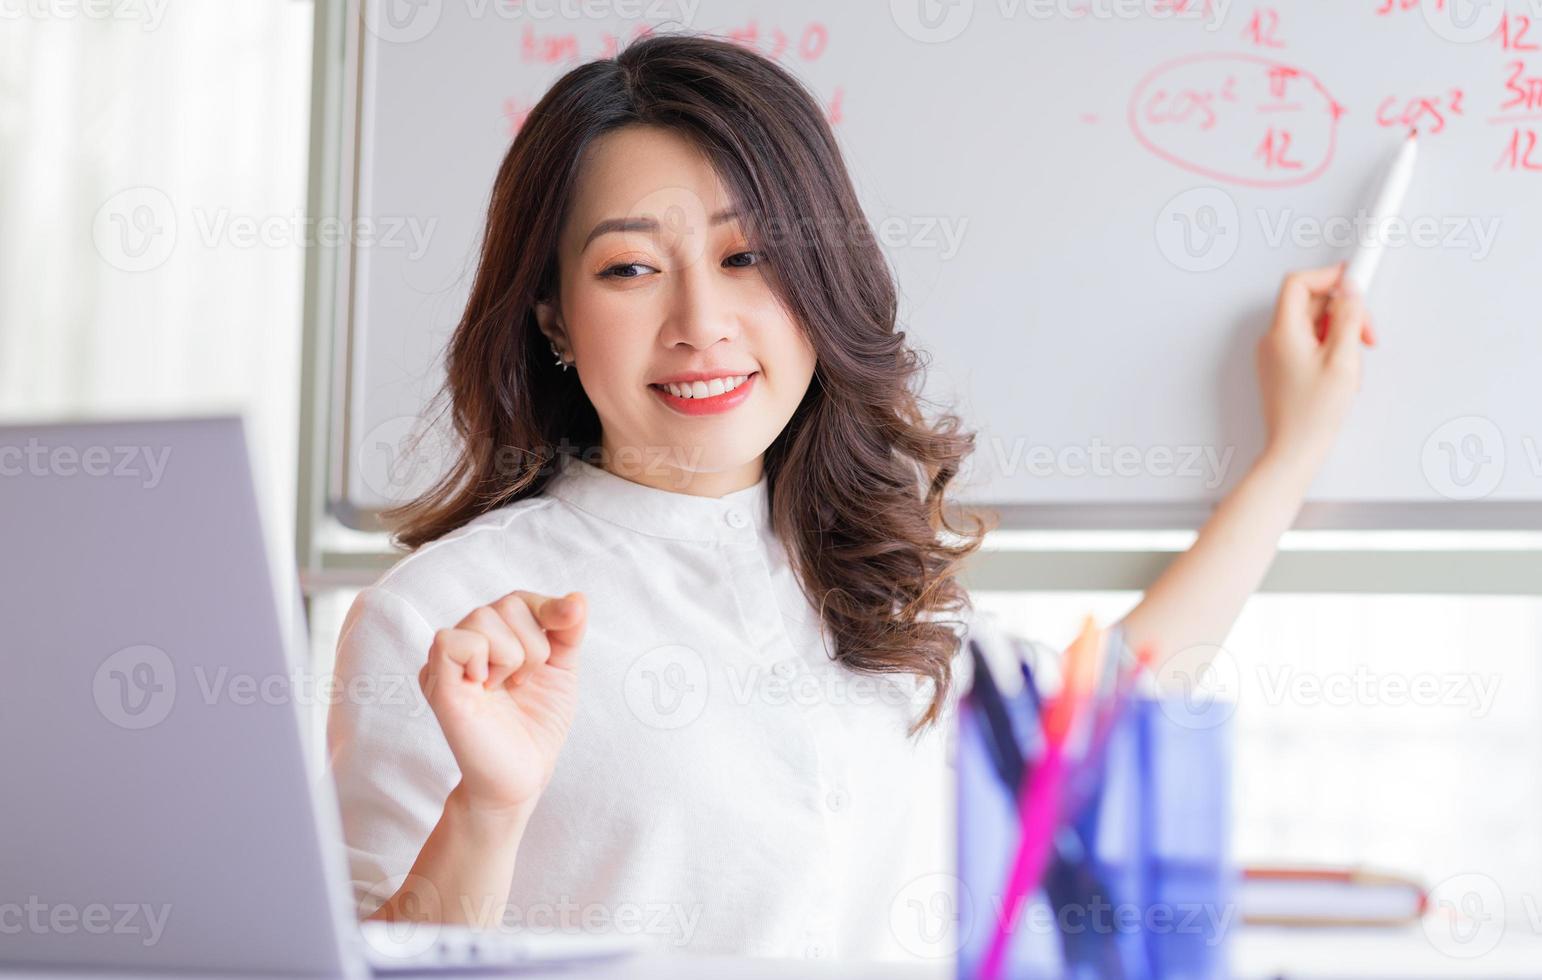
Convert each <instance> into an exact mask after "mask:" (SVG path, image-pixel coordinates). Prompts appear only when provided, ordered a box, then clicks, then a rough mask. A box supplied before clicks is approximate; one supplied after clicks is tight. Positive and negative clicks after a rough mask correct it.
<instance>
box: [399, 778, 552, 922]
mask: <svg viewBox="0 0 1542 980" xmlns="http://www.w3.org/2000/svg"><path fill="white" fill-rule="evenodd" d="M529 819H530V810H529V809H528V808H519V809H510V810H502V811H487V810H484V809H480V808H478V807H475V806H473V805H471V804H470V803H469V802H468V801H467V800H466V799H465V798H464V796H463V795H462V794H461V792H460V789H459V788H458V787H457V788H456V789H454V790H452V791H451V792H450V796H449V798H448V799H447V800H446V801H445V804H444V813H443V814H442V815H441V816H440V818H439V822H438V823H437V824H436V825H435V826H434V829H433V831H432V832H431V833H430V834H429V835H428V840H427V841H425V842H424V844H423V850H422V851H420V852H419V853H418V859H417V861H415V862H413V865H412V870H411V871H410V872H409V873H408V875H407V879H406V880H405V881H404V882H402V884H401V886H400V887H399V888H398V889H397V890H396V893H395V894H393V895H392V896H391V897H390V899H388V900H387V901H386V902H385V903H384V904H383V905H381V906H380V908H379V909H377V910H376V911H375V912H374V913H373V914H371V915H370V916H369V918H371V919H382V920H386V921H399V920H414V921H424V922H439V923H445V924H454V925H471V926H479V927H484V928H486V927H492V926H496V925H497V924H498V923H499V921H501V919H502V917H503V912H504V907H505V906H506V905H507V904H508V900H509V887H510V884H511V882H512V880H513V876H514V862H515V858H516V856H517V855H518V852H519V843H520V840H521V839H522V838H523V837H524V835H525V827H526V825H527V823H528V822H529Z"/></svg>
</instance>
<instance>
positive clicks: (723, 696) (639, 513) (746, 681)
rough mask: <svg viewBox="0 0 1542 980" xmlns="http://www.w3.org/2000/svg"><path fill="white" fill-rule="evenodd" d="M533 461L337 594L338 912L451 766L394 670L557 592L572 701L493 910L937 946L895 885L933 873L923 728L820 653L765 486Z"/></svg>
mask: <svg viewBox="0 0 1542 980" xmlns="http://www.w3.org/2000/svg"><path fill="white" fill-rule="evenodd" d="M558 461H559V462H558V463H557V465H558V466H559V471H558V473H557V474H556V475H555V477H554V478H553V480H552V481H551V483H550V484H548V486H547V489H546V492H545V493H543V494H541V495H540V496H538V497H534V498H527V499H525V500H521V501H517V502H515V503H513V504H510V505H507V506H505V507H502V508H500V509H497V510H494V511H491V512H489V513H487V514H484V515H482V516H481V517H479V518H477V519H475V520H473V521H471V522H470V523H469V524H467V525H465V526H464V527H461V528H459V529H457V530H455V531H453V532H451V533H450V534H447V535H445V536H444V537H442V538H440V539H438V540H436V541H434V542H432V543H430V544H428V545H425V546H424V547H422V548H420V549H418V550H417V551H416V552H414V553H413V554H411V555H409V556H407V557H405V558H403V559H402V560H401V561H400V562H398V563H397V564H396V565H395V566H394V567H393V568H392V569H390V570H389V571H388V572H387V573H386V574H385V575H384V576H382V577H381V578H380V579H379V581H377V582H376V583H375V584H374V585H372V586H370V587H369V588H367V589H365V590H364V591H363V592H361V593H360V594H359V596H358V597H357V599H356V600H355V602H354V604H353V606H352V607H351V609H350V610H349V613H348V616H347V618H346V620H345V622H344V625H343V630H342V634H341V639H340V640H339V646H338V651H337V663H336V678H335V679H336V681H337V685H338V686H337V690H339V691H345V692H347V691H363V690H366V689H372V690H375V691H377V692H381V696H378V697H362V696H350V697H345V698H342V699H341V700H340V701H339V702H338V703H337V704H335V705H334V706H333V708H332V709H331V714H330V716H329V718H328V728H327V741H328V747H329V757H330V766H331V770H332V774H333V776H334V778H335V781H336V786H337V791H338V795H339V803H340V806H341V809H342V816H343V827H344V836H345V838H346V843H347V851H348V855H349V861H350V865H351V875H352V879H353V884H354V890H355V897H356V899H357V900H358V901H359V904H360V907H359V912H360V914H361V915H364V914H368V913H370V912H372V911H374V909H375V908H376V907H377V906H378V905H379V904H380V902H381V901H382V900H383V899H384V898H385V897H387V896H388V895H389V894H391V892H392V891H394V886H395V884H399V883H400V881H401V880H402V877H403V876H404V875H405V874H406V872H407V871H408V870H409V869H410V867H411V866H412V863H413V861H414V860H415V859H416V857H417V854H418V851H419V850H420V849H421V847H422V845H423V843H424V841H425V840H426V839H427V837H428V834H429V832H430V831H431V830H432V829H433V827H434V825H435V824H436V823H437V821H438V819H439V817H440V815H441V813H442V811H443V807H444V803H445V798H446V796H447V795H448V794H449V792H450V790H451V789H452V788H453V787H454V785H455V784H456V782H457V781H458V779H459V769H458V767H457V765H456V763H455V759H454V756H453V755H452V754H451V752H450V749H449V746H448V744H447V743H446V741H445V739H444V737H443V735H442V733H441V731H440V729H439V727H438V722H437V721H436V719H435V718H434V715H433V712H432V711H431V710H430V709H429V708H428V706H427V704H426V701H425V700H424V699H423V697H422V695H421V693H420V692H419V691H418V688H417V683H416V678H417V674H418V670H419V668H420V667H421V666H422V664H423V662H424V660H425V659H426V657H427V652H428V649H429V646H430V644H431V642H432V640H433V635H434V632H435V630H437V629H439V628H442V627H448V626H453V625H454V624H455V623H456V622H458V621H459V620H460V619H461V617H463V616H464V615H465V614H466V613H467V612H469V611H470V610H471V609H473V608H475V607H477V606H479V605H484V604H486V603H488V602H491V601H492V600H494V599H497V598H498V597H500V596H503V595H505V594H507V593H508V592H510V591H512V590H514V589H528V590H531V591H534V592H539V593H544V594H549V595H562V594H565V593H567V592H569V591H572V590H579V591H582V592H584V593H585V594H586V596H587V598H588V608H589V621H588V625H587V629H586V633H585V640H584V644H583V646H582V648H581V650H580V653H579V668H578V669H579V672H580V676H579V706H578V709H577V716H576V718H575V720H574V722H573V725H572V728H571V730H570V732H569V735H568V738H567V741H566V743H565V745H564V747H563V749H562V752H561V755H560V756H559V758H558V761H557V766H556V771H555V774H554V776H553V778H552V781H551V783H550V785H549V786H548V787H547V789H546V791H545V793H544V794H543V796H542V797H541V799H540V801H539V803H538V806H537V808H536V811H535V813H534V814H533V816H532V818H531V820H530V823H529V826H528V828H527V830H526V834H525V837H524V839H523V842H522V844H521V846H520V850H519V855H518V861H517V867H516V869H515V872H514V878H513V882H512V888H511V893H510V898H509V911H508V913H507V914H506V915H505V921H506V922H507V923H508V924H510V925H511V926H524V927H528V928H532V929H563V928H566V929H576V930H585V929H613V930H617V931H630V932H634V933H637V934H639V935H641V936H645V937H648V938H651V939H654V940H656V941H657V943H658V944H659V945H660V946H662V947H665V948H674V949H689V950H692V951H699V952H709V953H732V954H741V955H764V956H808V957H830V956H834V957H842V958H846V957H852V958H862V959H889V958H899V959H903V958H907V957H914V956H923V957H924V956H930V955H936V954H935V952H934V950H935V942H934V938H935V937H929V936H923V935H916V934H915V932H914V930H915V929H917V928H924V924H923V923H922V922H921V921H920V920H918V919H917V918H916V916H914V915H913V914H911V911H912V910H910V909H908V908H907V907H906V903H907V899H906V897H905V896H906V894H907V891H906V890H907V888H909V887H911V886H912V885H913V883H914V882H916V881H918V880H923V879H925V878H926V877H927V876H935V875H938V874H946V873H947V872H948V870H949V869H950V868H951V857H950V855H951V851H952V843H951V841H950V840H949V839H948V838H947V834H948V826H949V817H948V814H947V812H946V808H947V806H948V801H947V794H946V792H945V788H946V786H947V782H946V778H945V777H946V764H945V745H946V735H947V730H948V726H947V725H946V724H943V725H940V726H937V727H936V728H933V729H930V730H929V731H928V732H927V733H925V734H923V735H921V736H919V737H916V738H910V737H907V734H906V728H907V726H908V724H909V723H910V721H911V719H912V718H914V717H917V716H918V715H919V713H920V712H921V711H922V710H923V708H924V706H925V703H926V694H927V692H928V691H929V685H927V684H925V683H918V682H916V681H915V680H914V679H913V678H910V677H909V675H894V676H875V675H870V674H859V673H855V672H853V671H850V670H848V669H846V668H844V667H842V666H839V665H837V664H835V663H834V662H833V661H832V660H831V659H830V658H829V656H828V654H827V649H829V650H833V649H834V645H833V640H831V639H830V636H829V633H828V631H827V630H825V629H824V628H823V626H822V625H821V623H820V622H819V620H818V616H817V612H816V610H815V609H814V608H813V607H812V606H811V604H810V603H809V601H808V600H807V599H806V598H805V597H804V595H803V593H802V591H801V590H800V589H799V586H798V582H797V580H796V577H795V575H794V573H793V571H792V569H791V567H790V566H789V564H788V559H787V554H786V551H785V549H784V548H783V546H782V544H781V542H780V540H779V539H778V538H777V536H776V535H774V534H773V533H772V530H771V525H770V514H769V501H768V493H767V482H766V479H765V478H764V477H762V479H761V480H760V482H759V483H758V484H756V485H755V486H752V487H749V488H746V489H743V490H740V491H737V492H735V493H730V494H728V495H726V496H723V497H719V498H712V497H702V496H694V495H690V494H685V493H677V492H672V491H668V490H661V489H656V488H652V487H648V486H644V485H642V484H638V483H634V482H631V481H629V480H626V479H624V478H622V477H620V476H617V475H614V474H612V473H610V472H608V471H606V470H603V469H601V468H599V467H597V466H595V465H592V464H590V463H588V462H584V461H581V460H578V459H576V458H574V457H571V456H568V455H562V456H559V457H558ZM987 615H988V614H986V613H983V612H979V611H977V612H974V613H972V614H965V617H964V618H965V619H966V620H968V621H978V620H979V619H980V618H981V617H983V616H987ZM969 628H971V629H974V628H977V627H969ZM955 663H957V664H959V665H960V671H959V675H958V676H959V680H960V684H959V687H962V686H963V683H962V682H963V681H964V679H965V672H964V670H963V669H962V668H963V667H966V666H967V660H965V659H964V658H962V657H961V658H958V659H956V660H955ZM393 681H394V682H395V683H393ZM361 684H362V685H364V686H360V685H361ZM386 691H395V692H396V695H395V696H390V697H388V696H385V694H384V692H386ZM913 890H914V889H913V888H912V891H913Z"/></svg>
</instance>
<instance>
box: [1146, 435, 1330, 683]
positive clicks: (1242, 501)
mask: <svg viewBox="0 0 1542 980" xmlns="http://www.w3.org/2000/svg"><path fill="white" fill-rule="evenodd" d="M1316 469H1317V466H1316V464H1315V462H1314V461H1312V460H1311V459H1307V458H1302V457H1294V456H1286V455H1284V454H1280V453H1271V452H1265V453H1264V454H1263V455H1261V456H1260V457H1259V458H1258V459H1257V460H1256V461H1255V462H1254V464H1253V466H1252V467H1251V468H1249V470H1248V472H1247V473H1246V474H1244V475H1243V478H1242V480H1241V481H1240V482H1239V483H1238V484H1237V486H1236V487H1235V488H1233V489H1232V491H1231V493H1229V494H1227V495H1226V497H1225V498H1224V499H1223V500H1222V501H1221V503H1220V505H1219V506H1218V507H1217V508H1216V510H1215V512H1214V513H1213V514H1211V515H1210V519H1209V520H1207V521H1206V522H1205V525H1204V527H1202V528H1201V529H1200V532H1199V535H1198V537H1197V538H1196V539H1195V541H1194V544H1193V545H1192V546H1191V547H1190V548H1189V549H1188V550H1187V551H1185V552H1184V553H1183V554H1181V555H1179V556H1177V557H1176V558H1174V559H1173V561H1172V562H1171V563H1170V564H1169V565H1168V566H1167V568H1166V569H1164V570H1163V571H1162V574H1161V575H1160V576H1159V577H1158V578H1157V580H1156V581H1155V582H1154V583H1152V585H1151V587H1150V588H1149V589H1147V590H1146V594H1145V596H1144V597H1143V598H1142V599H1141V601H1140V603H1139V604H1138V605H1136V607H1135V608H1134V609H1132V610H1130V612H1129V613H1128V614H1126V615H1125V617H1124V619H1123V620H1122V623H1123V627H1124V632H1125V640H1126V642H1127V643H1128V644H1129V646H1130V648H1131V649H1133V650H1139V649H1140V648H1141V647H1143V646H1144V645H1146V644H1148V643H1149V644H1151V645H1152V646H1153V647H1154V649H1155V651H1156V655H1157V665H1156V674H1157V678H1158V680H1159V681H1162V680H1171V679H1172V678H1170V677H1168V676H1166V675H1168V674H1170V673H1171V672H1172V670H1174V669H1178V670H1182V671H1192V670H1194V669H1197V667H1198V666H1199V664H1198V663H1196V662H1195V658H1193V657H1175V656H1174V655H1175V654H1179V653H1181V652H1183V651H1185V650H1187V649H1189V648H1191V647H1195V646H1198V645H1212V644H1213V645H1215V646H1220V645H1221V644H1222V643H1223V642H1224V641H1225V639H1226V635H1227V634H1228V633H1230V632H1231V627H1232V624H1233V623H1234V622H1235V621H1236V618H1237V614H1238V613H1239V612H1240V611H1241V610H1242V604H1243V603H1244V602H1246V601H1247V598H1248V596H1249V595H1251V594H1252V593H1253V591H1254V590H1255V589H1257V588H1258V584H1259V583H1260V582H1261V581H1262V580H1263V577H1264V573H1265V572H1267V571H1268V569H1269V565H1270V563H1271V562H1272V561H1273V560H1274V555H1275V550H1276V548H1277V547H1278V545H1279V538H1280V535H1281V534H1282V533H1284V531H1285V530H1286V529H1288V528H1289V527H1290V525H1291V523H1292V522H1293V521H1294V520H1295V517H1296V513H1297V511H1298V510H1299V509H1300V507H1301V501H1302V498H1303V497H1304V496H1305V495H1306V489H1307V486H1308V485H1309V484H1310V483H1311V480H1312V476H1313V474H1314V473H1315V472H1316ZM1164 667H1165V668H1166V669H1164Z"/></svg>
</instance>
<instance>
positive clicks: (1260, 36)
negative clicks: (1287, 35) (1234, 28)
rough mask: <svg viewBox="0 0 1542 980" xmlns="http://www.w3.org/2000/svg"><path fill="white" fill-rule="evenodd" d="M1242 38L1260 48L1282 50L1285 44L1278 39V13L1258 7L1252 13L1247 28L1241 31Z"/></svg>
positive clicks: (1268, 8) (1267, 8)
mask: <svg viewBox="0 0 1542 980" xmlns="http://www.w3.org/2000/svg"><path fill="white" fill-rule="evenodd" d="M1242 36H1243V37H1244V38H1245V39H1247V40H1249V41H1251V42H1253V43H1254V44H1256V45H1258V46H1259V47H1261V48H1283V47H1284V46H1285V42H1284V41H1282V40H1281V39H1280V12H1279V11H1278V10H1275V9H1274V8H1273V7H1260V8H1259V9H1257V10H1255V11H1253V17H1252V19H1251V20H1249V21H1248V26H1246V27H1244V28H1243V29H1242Z"/></svg>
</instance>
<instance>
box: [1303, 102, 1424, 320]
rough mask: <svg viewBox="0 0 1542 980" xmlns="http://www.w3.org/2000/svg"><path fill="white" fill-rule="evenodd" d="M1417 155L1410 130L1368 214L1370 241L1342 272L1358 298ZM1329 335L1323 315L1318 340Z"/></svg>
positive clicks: (1416, 135) (1416, 137)
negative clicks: (1384, 228) (1369, 219)
mask: <svg viewBox="0 0 1542 980" xmlns="http://www.w3.org/2000/svg"><path fill="white" fill-rule="evenodd" d="M1418 154H1419V131H1418V130H1417V129H1414V130H1410V131H1409V133H1408V138H1407V139H1405V140H1404V141H1403V145H1402V147H1401V148H1400V149H1399V150H1398V151H1397V156H1396V157H1394V158H1393V160H1392V165H1391V166H1390V167H1389V168H1388V169H1387V176H1386V178H1385V179H1384V180H1382V182H1381V190H1380V191H1379V192H1378V193H1377V195H1376V204H1375V206H1374V207H1373V208H1372V210H1371V222H1372V225H1371V227H1372V231H1373V234H1372V235H1371V237H1370V240H1369V241H1364V240H1362V241H1361V242H1360V244H1359V246H1358V247H1357V248H1356V249H1355V252H1354V255H1352V256H1350V259H1349V264H1348V266H1347V267H1346V268H1345V269H1344V274H1343V277H1342V278H1341V280H1340V281H1341V282H1346V283H1348V284H1349V286H1350V287H1351V288H1352V289H1353V290H1354V291H1355V292H1356V293H1357V294H1358V295H1360V296H1362V297H1363V296H1365V295H1366V293H1368V292H1369V291H1370V288H1371V279H1372V277H1374V276H1375V275H1376V267H1377V266H1378V265H1380V264H1381V253H1382V252H1383V251H1385V250H1386V243H1385V242H1383V241H1382V238H1381V228H1382V226H1383V225H1384V224H1386V222H1387V221H1388V220H1389V219H1390V218H1392V217H1394V216H1396V215H1397V213H1398V211H1399V209H1400V208H1402V206H1403V197H1404V195H1405V194H1406V193H1407V192H1408V185H1409V184H1411V183H1412V182H1413V169H1414V160H1415V159H1416V158H1417V157H1418ZM1327 334H1328V314H1327V312H1326V311H1324V312H1323V314H1322V316H1321V317H1320V318H1319V319H1318V321H1317V339H1318V341H1319V342H1320V341H1322V340H1323V338H1325V337H1326V336H1327Z"/></svg>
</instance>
